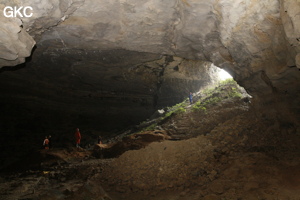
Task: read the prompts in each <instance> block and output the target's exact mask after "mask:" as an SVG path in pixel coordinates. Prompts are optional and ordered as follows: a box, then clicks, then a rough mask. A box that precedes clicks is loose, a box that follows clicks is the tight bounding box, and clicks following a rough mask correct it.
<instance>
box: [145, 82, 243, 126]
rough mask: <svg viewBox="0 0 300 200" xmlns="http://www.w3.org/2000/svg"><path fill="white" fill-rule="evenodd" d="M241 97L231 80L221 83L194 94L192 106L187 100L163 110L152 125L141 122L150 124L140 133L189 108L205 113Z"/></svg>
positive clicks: (239, 91)
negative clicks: (162, 113)
mask: <svg viewBox="0 0 300 200" xmlns="http://www.w3.org/2000/svg"><path fill="white" fill-rule="evenodd" d="M242 96H243V95H242V91H241V89H240V87H239V85H238V84H237V82H235V81H234V80H233V79H227V80H225V81H221V82H220V83H219V84H218V85H217V86H213V87H209V88H206V89H204V90H202V91H200V92H199V93H198V94H196V95H195V96H194V100H196V102H195V103H194V104H193V105H192V106H189V105H190V104H189V100H188V98H187V99H185V100H184V101H183V102H181V103H178V104H176V105H174V106H172V107H167V108H166V109H164V110H167V111H166V112H165V114H164V116H162V117H160V118H159V119H155V120H153V123H149V122H142V123H141V124H146V123H148V124H150V125H149V126H147V127H146V128H144V129H143V130H142V131H150V130H155V128H156V126H157V125H159V124H161V123H162V122H164V121H166V120H168V119H169V118H171V117H172V116H175V115H179V114H184V113H187V111H188V110H189V109H190V108H191V111H192V112H200V111H202V112H204V113H206V112H207V108H208V107H209V106H212V105H216V104H217V103H219V102H221V101H223V100H226V99H230V98H242Z"/></svg>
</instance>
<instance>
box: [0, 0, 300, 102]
mask: <svg viewBox="0 0 300 200" xmlns="http://www.w3.org/2000/svg"><path fill="white" fill-rule="evenodd" d="M21 5H22V6H30V7H31V8H32V13H33V15H32V16H31V17H23V18H21V17H16V18H7V17H5V16H4V15H3V14H2V13H1V15H0V21H1V25H2V26H1V28H0V35H1V37H0V52H1V54H0V66H2V67H3V69H6V70H7V69H8V68H9V66H11V67H13V66H16V65H18V64H21V63H26V68H27V69H22V70H24V71H25V72H24V73H25V74H26V73H27V74H30V75H31V76H28V77H29V78H28V79H31V80H34V81H32V82H34V83H35V84H36V83H40V84H46V83H45V81H44V82H43V83H41V82H42V80H39V78H38V77H40V79H43V80H48V79H49V77H52V78H51V80H52V81H53V82H57V83H59V84H60V85H61V87H62V88H63V87H66V85H68V84H69V86H68V88H69V89H70V88H76V89H75V90H74V91H76V92H78V91H79V90H80V91H81V92H79V93H80V94H82V95H83V96H87V97H91V96H92V95H91V94H90V93H91V90H93V92H95V91H96V92H99V91H100V93H101V91H105V92H104V93H105V95H108V96H109V93H114V92H115V91H118V92H119V93H122V91H125V92H124V93H126V94H124V95H123V96H122V95H121V96H122V97H123V98H126V95H127V93H128V92H126V89H124V88H131V91H135V92H132V93H134V95H136V94H139V95H141V96H143V95H146V96H145V98H142V97H141V96H140V98H139V100H137V101H140V102H139V103H140V104H146V105H148V104H149V105H153V104H155V105H157V101H158V100H157V99H156V98H157V94H151V95H152V97H151V99H147V98H148V96H147V95H148V94H149V93H151V92H152V91H158V90H159V89H160V88H161V87H165V91H169V90H170V88H168V87H167V85H165V86H162V85H160V83H161V82H162V80H167V81H166V82H167V83H168V84H169V85H172V84H173V83H174V82H172V80H173V79H172V78H174V77H172V76H170V75H168V74H167V75H168V76H169V77H167V78H161V76H162V75H164V74H163V73H164V72H168V70H167V68H166V66H169V68H170V69H171V68H173V69H175V68H176V66H179V65H180V64H181V63H182V62H186V63H187V62H188V61H190V62H192V63H189V64H186V66H194V65H195V62H199V63H200V64H199V63H198V65H201V63H203V62H205V61H208V62H212V63H214V64H215V65H216V66H218V67H221V68H224V69H226V70H227V71H228V72H230V73H231V74H232V75H233V76H234V78H235V79H236V80H237V81H238V82H239V83H240V84H241V85H242V86H244V87H245V88H246V90H247V91H248V92H250V93H251V94H252V95H254V96H262V97H265V96H267V95H272V94H274V93H279V94H287V93H288V94H291V95H292V94H299V77H300V74H299V68H300V24H299V23H300V19H299V18H300V3H299V1H290V0H274V1H273V0H272V1H245V0H218V1H216V0H164V1H159V0H153V1H137V0H101V1H98V0H89V1H85V0H61V1H58V0H35V1H32V0H18V1H17V0H13V1H12V0H10V1H8V0H7V1H6V0H1V1H0V8H1V10H2V11H3V9H4V7H5V6H12V7H13V6H17V7H20V6H21ZM28 57H30V59H28ZM26 58H27V62H26ZM28 60H30V62H29V61H28ZM152 61H153V62H154V64H153V63H152V64H149V62H152ZM145 63H147V64H145ZM154 65H155V67H153V66H154ZM139 66H143V69H139ZM145 66H147V67H145ZM201 66H202V65H201ZM203 66H207V65H206V64H204V65H203ZM180 69H181V70H182V71H183V72H182V71H181V72H182V73H184V74H185V75H186V76H185V77H187V78H181V79H180V80H186V79H187V80H188V81H187V82H193V81H194V79H193V78H192V79H191V78H188V77H191V75H190V74H188V72H187V70H186V69H184V68H180ZM6 70H2V71H6ZM147 70H148V71H147ZM176 70H177V71H178V67H177V68H176ZM176 70H175V71H176ZM132 71H134V73H135V74H130V73H129V72H132ZM179 71H180V70H179ZM200 71H201V70H200ZM200 71H197V72H196V73H200ZM169 72H170V70H169ZM18 73H21V72H18ZM18 73H15V75H13V76H14V79H7V81H10V82H12V81H13V80H20V79H21V78H19V79H18V78H16V77H21V76H23V75H21V74H20V75H18ZM2 74H7V73H6V72H5V73H2ZM33 74H34V76H33ZM137 74H144V75H143V76H140V77H139V78H136V79H132V80H134V81H130V76H136V75H137ZM169 74H170V73H169ZM171 74H172V73H171ZM2 76H4V75H2ZM106 76H107V77H110V78H108V79H107V78H106ZM174 76H175V78H178V76H181V75H179V74H177V75H174ZM23 77H24V76H23ZM41 77H42V78H41ZM99 77H101V81H99ZM131 78H132V77H131ZM4 79H5V77H4ZM66 80H68V81H66ZM70 80H71V81H70ZM72 80H74V81H72ZM120 80H129V81H127V82H126V83H125V82H124V81H123V82H122V81H120ZM176 80H178V79H176ZM39 81H40V82H39ZM49 82H51V81H49V80H48V83H49ZM175 82H176V81H175ZM200 82H201V81H200ZM6 83H7V82H6ZM6 83H4V82H2V83H1V84H2V85H3V84H6ZM176 83H177V84H178V85H180V84H179V83H178V81H177V82H176ZM198 84H200V83H199V82H198ZM46 85H47V84H46ZM99 85H100V86H99ZM175 85H176V84H175ZM181 85H182V84H181ZM183 85H185V84H183ZM48 86H49V84H48ZM3 87H6V86H3ZM49 87H51V86H49ZM85 87H86V88H88V89H87V90H85ZM185 87H186V88H185V89H184V91H182V92H181V94H184V93H185V92H188V90H189V89H188V87H189V86H188V85H185ZM6 88H9V87H6ZM91 88H92V89H91ZM107 88H108V89H107ZM178 88H179V86H175V89H174V88H173V90H177V89H178ZM171 90H172V89H171ZM68 91H69V90H68ZM83 93H84V94H83ZM102 94H103V92H102ZM75 96H76V95H75ZM53 98H54V97H53ZM180 98H182V96H181V97H180ZM131 100H132V99H131ZM161 101H162V102H163V101H164V100H161ZM173 103H174V102H173ZM166 104H167V103H166V102H165V103H161V105H166Z"/></svg>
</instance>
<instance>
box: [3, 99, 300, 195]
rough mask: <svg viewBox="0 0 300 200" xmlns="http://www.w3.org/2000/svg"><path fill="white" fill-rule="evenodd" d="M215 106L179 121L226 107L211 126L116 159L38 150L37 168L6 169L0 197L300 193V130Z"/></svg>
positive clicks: (235, 104) (237, 104)
mask: <svg viewBox="0 0 300 200" xmlns="http://www.w3.org/2000/svg"><path fill="white" fill-rule="evenodd" d="M243 106H244V105H243V103H240V102H231V103H229V104H226V106H222V107H223V108H224V110H225V109H227V110H231V111H232V110H233V109H237V107H238V109H239V108H241V107H243ZM210 111H211V112H209V113H211V114H207V113H206V114H204V113H202V114H201V115H196V114H191V115H190V117H189V118H187V117H186V116H183V115H182V116H181V118H182V120H181V122H180V123H179V122H178V123H179V124H181V125H182V126H184V124H185V125H186V124H189V123H191V122H193V121H195V120H199V121H200V120H203V119H204V118H206V119H209V118H210V117H211V118H212V119H211V120H213V119H216V117H214V116H213V113H214V112H215V113H216V114H217V115H220V113H224V116H223V117H222V118H223V119H224V118H225V120H223V121H219V123H215V125H214V127H213V128H212V129H211V131H209V132H208V133H206V134H201V135H199V136H197V137H195V136H194V135H193V134H194V132H193V131H191V132H190V133H191V134H192V135H193V137H187V138H186V139H183V140H176V141H172V140H168V139H165V140H163V141H161V140H160V141H157V142H152V143H150V144H149V145H147V146H146V147H145V148H141V149H139V150H130V151H126V152H125V153H123V154H122V155H121V156H119V157H117V158H110V159H97V158H95V157H94V156H93V150H87V149H80V150H77V149H75V148H68V149H51V150H49V151H45V150H43V151H40V152H39V155H40V157H39V160H37V162H38V163H39V168H36V169H30V170H29V169H27V170H24V171H19V172H14V173H6V174H2V175H1V177H0V199H7V200H10V199H46V200H47V199H72V200H74V199H75V200H76V199H78V200H79V199H80V200H81V199H100V200H101V199H125V200H127V199H128V200H129V199H137V200H138V199H141V200H142V199H143V200H148V199H149V200H156V199H157V200H160V199H161V200H163V199H169V200H177V199H178V200H188V199H189V200H190V199H205V200H214V199H215V200H219V199H220V200H225V199H236V200H238V199H283V200H285V199H291V200H298V199H300V171H299V167H300V147H299V143H300V136H299V135H297V134H295V133H292V132H289V128H288V127H287V128H286V129H285V128H283V127H282V126H280V124H278V123H280V122H276V121H274V119H271V118H268V119H267V118H260V117H257V114H256V113H255V112H254V111H251V110H245V109H242V111H241V112H239V114H237V113H236V112H227V114H226V112H225V111H224V112H222V111H221V110H220V107H218V106H214V107H213V108H211V110H210ZM217 111H218V112H217ZM228 113H230V114H228ZM209 115H212V116H209ZM204 116H205V117H204ZM177 117H179V116H177ZM191 118H192V119H191ZM183 121H186V122H185V123H183ZM172 123H173V122H172V121H168V122H166V123H165V127H170V124H172ZM279 127H281V128H279ZM176 128H177V129H178V128H180V127H178V126H176ZM190 129H195V131H199V127H198V126H192V125H191V124H189V130H190ZM181 131H182V129H181ZM170 132H172V130H170ZM173 132H174V130H173ZM174 134H175V133H174ZM23 164H24V165H26V164H28V163H26V162H24V163H23Z"/></svg>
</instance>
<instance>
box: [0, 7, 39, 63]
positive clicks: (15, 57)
mask: <svg viewBox="0 0 300 200" xmlns="http://www.w3.org/2000/svg"><path fill="white" fill-rule="evenodd" d="M0 8H1V6H0ZM0 23H1V27H0V66H15V65H18V64H20V63H24V62H25V58H26V57H29V56H30V54H31V50H32V48H33V46H34V45H35V41H34V40H33V39H32V37H30V36H29V34H28V33H27V32H26V31H24V29H23V28H22V27H21V26H22V21H21V20H20V19H18V18H6V17H4V16H3V13H2V12H1V11H0Z"/></svg>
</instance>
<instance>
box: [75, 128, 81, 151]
mask: <svg viewBox="0 0 300 200" xmlns="http://www.w3.org/2000/svg"><path fill="white" fill-rule="evenodd" d="M75 139H76V147H77V148H78V147H79V145H80V140H81V134H80V132H79V128H76V131H75Z"/></svg>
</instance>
